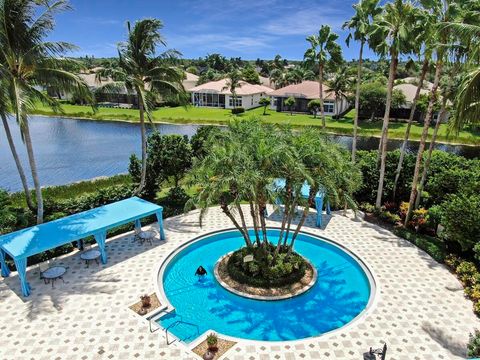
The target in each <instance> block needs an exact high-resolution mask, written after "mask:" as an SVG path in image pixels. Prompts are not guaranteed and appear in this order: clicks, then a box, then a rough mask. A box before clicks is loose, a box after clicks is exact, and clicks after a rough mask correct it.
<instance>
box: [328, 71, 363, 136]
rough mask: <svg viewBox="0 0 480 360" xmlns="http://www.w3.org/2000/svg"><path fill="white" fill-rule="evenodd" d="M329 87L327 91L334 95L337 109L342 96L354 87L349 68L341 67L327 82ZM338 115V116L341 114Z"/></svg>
mask: <svg viewBox="0 0 480 360" xmlns="http://www.w3.org/2000/svg"><path fill="white" fill-rule="evenodd" d="M327 85H328V87H329V89H328V90H327V91H326V93H328V94H333V95H334V97H335V108H336V107H337V104H338V102H339V99H341V97H342V96H345V94H346V93H347V91H348V90H349V89H350V87H351V85H352V79H351V77H350V76H349V74H348V67H346V66H342V67H340V69H339V70H338V71H337V72H335V74H334V76H333V77H332V78H331V79H330V80H328V81H327ZM336 110H337V109H336ZM336 115H337V116H338V115H339V114H336ZM355 116H357V114H355ZM354 131H355V129H354Z"/></svg>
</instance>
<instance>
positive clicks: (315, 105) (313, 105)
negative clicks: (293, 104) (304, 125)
mask: <svg viewBox="0 0 480 360" xmlns="http://www.w3.org/2000/svg"><path fill="white" fill-rule="evenodd" d="M320 106H322V103H321V102H320V99H313V100H310V101H309V102H308V104H307V107H308V110H310V111H311V112H312V114H313V118H314V119H316V118H317V112H318V110H319V109H320Z"/></svg>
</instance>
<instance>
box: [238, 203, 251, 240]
mask: <svg viewBox="0 0 480 360" xmlns="http://www.w3.org/2000/svg"><path fill="white" fill-rule="evenodd" d="M235 206H236V208H237V211H238V215H240V220H241V221H242V226H243V230H244V232H245V237H246V238H247V239H248V243H249V244H250V245H251V244H252V241H251V240H250V234H249V233H248V227H247V223H246V221H245V215H244V214H243V210H242V207H241V206H240V204H236V205H235Z"/></svg>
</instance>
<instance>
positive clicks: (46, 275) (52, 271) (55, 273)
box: [42, 266, 67, 288]
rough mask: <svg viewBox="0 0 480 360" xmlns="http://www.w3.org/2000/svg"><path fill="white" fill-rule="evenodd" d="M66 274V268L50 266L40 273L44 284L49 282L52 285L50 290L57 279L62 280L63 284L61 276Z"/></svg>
mask: <svg viewBox="0 0 480 360" xmlns="http://www.w3.org/2000/svg"><path fill="white" fill-rule="evenodd" d="M66 272H67V268H66V267H65V266H52V267H50V268H48V269H47V270H45V271H44V272H42V278H43V280H44V281H45V284H48V283H49V282H51V283H52V288H53V284H54V283H55V280H57V279H62V281H63V282H65V281H64V280H63V275H65V273H66Z"/></svg>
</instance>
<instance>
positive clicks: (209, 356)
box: [203, 350, 215, 360]
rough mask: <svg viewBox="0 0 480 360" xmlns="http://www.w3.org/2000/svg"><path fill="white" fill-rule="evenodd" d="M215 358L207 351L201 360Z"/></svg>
mask: <svg viewBox="0 0 480 360" xmlns="http://www.w3.org/2000/svg"><path fill="white" fill-rule="evenodd" d="M214 357H215V354H214V353H213V352H211V351H210V350H207V352H206V353H205V354H203V360H212V359H213V358H214Z"/></svg>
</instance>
